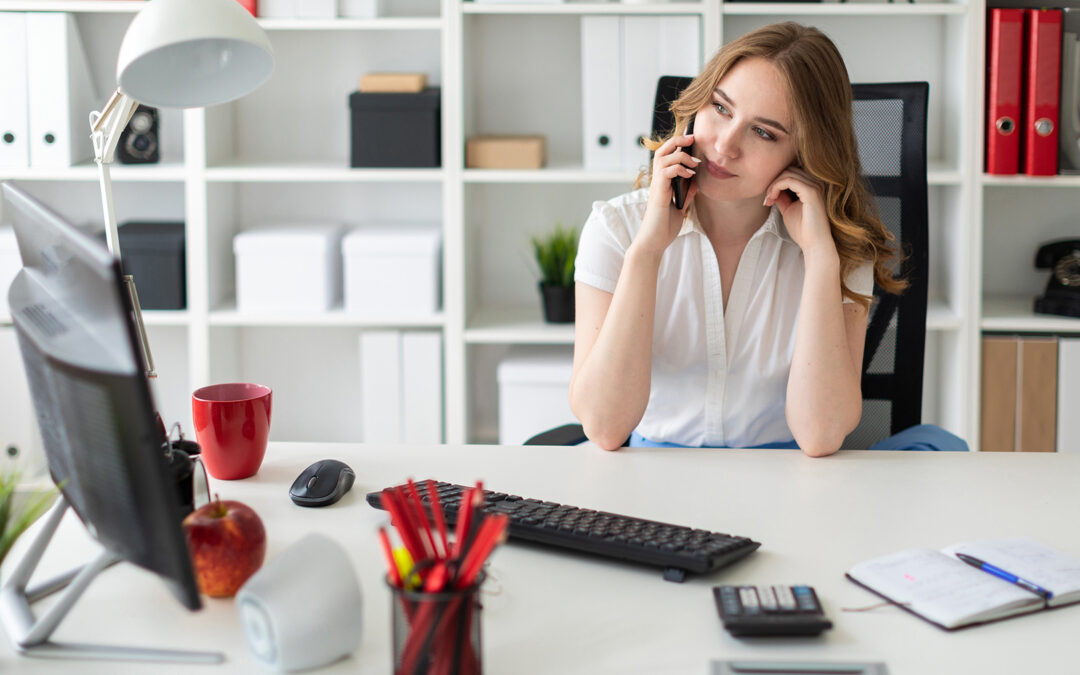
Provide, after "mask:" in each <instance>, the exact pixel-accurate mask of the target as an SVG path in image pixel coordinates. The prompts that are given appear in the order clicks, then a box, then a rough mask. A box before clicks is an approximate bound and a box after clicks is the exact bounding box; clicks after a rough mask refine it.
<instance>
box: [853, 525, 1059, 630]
mask: <svg viewBox="0 0 1080 675" xmlns="http://www.w3.org/2000/svg"><path fill="white" fill-rule="evenodd" d="M957 553H965V554H967V555H970V556H974V557H976V558H979V559H981V560H983V561H985V562H988V563H990V564H991V565H994V566H996V567H999V568H1001V569H1003V570H1006V571H1008V572H1011V573H1012V574H1015V575H1016V576H1019V577H1021V578H1023V579H1027V580H1029V581H1033V582H1035V583H1036V584H1038V585H1039V586H1042V587H1043V588H1045V589H1046V590H1048V591H1050V592H1052V593H1053V597H1052V598H1050V599H1049V600H1044V599H1043V598H1042V597H1040V596H1038V595H1036V594H1035V593H1032V592H1031V591H1028V590H1025V589H1023V588H1021V587H1019V586H1017V585H1015V584H1013V583H1010V582H1008V581H1005V580H1004V579H1001V578H998V577H996V576H994V575H992V574H990V573H988V572H984V571H982V570H981V569H978V568H976V567H972V566H971V565H968V564H967V563H964V562H961V561H960V560H959V559H957V558H956V557H955V554H957ZM847 577H848V578H849V579H851V580H852V581H854V582H855V583H857V584H859V585H861V586H864V587H866V588H867V589H869V590H870V591H873V592H874V593H876V594H878V595H880V596H881V597H883V598H885V599H886V600H889V601H891V602H894V603H896V604H898V605H900V606H902V607H903V608H904V609H907V610H909V611H911V612H912V613H914V614H915V615H917V616H919V617H921V618H923V619H926V620H927V621H929V622H931V623H934V624H937V625H938V626H941V627H942V628H946V629H949V630H951V629H953V628H960V627H963V626H968V625H971V624H977V623H985V622H987V621H995V620H997V619H1004V618H1006V617H1010V616H1015V615H1017V614H1027V613H1029V612H1037V611H1039V610H1041V609H1046V608H1048V607H1057V606H1060V605H1067V604H1070V603H1074V602H1080V558H1076V557H1073V556H1070V555H1068V554H1065V553H1062V552H1060V551H1057V550H1055V549H1052V548H1050V547H1049V546H1046V545H1044V544H1041V543H1039V542H1037V541H1034V540H1032V539H1029V538H1027V537H1017V538H1013V539H997V540H992V541H979V542H970V543H965V544H956V545H954V546H949V547H946V548H945V549H942V550H941V551H935V550H933V549H911V550H907V551H900V552H898V553H893V554H891V555H887V556H883V557H880V558H874V559H873V560H867V561H865V562H861V563H859V564H857V565H854V566H853V567H852V568H851V569H850V570H849V571H848V573H847Z"/></svg>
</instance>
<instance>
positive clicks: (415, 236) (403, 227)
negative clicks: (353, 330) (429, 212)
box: [341, 223, 442, 316]
mask: <svg viewBox="0 0 1080 675" xmlns="http://www.w3.org/2000/svg"><path fill="white" fill-rule="evenodd" d="M341 252H342V258H343V260H344V268H345V274H344V278H345V281H344V288H345V311H346V312H352V313H362V314H369V315H372V316H427V315H430V314H434V313H435V312H437V311H439V307H440V305H441V298H440V296H441V293H440V291H441V287H442V283H441V282H442V274H441V269H442V266H441V264H440V261H441V257H442V256H441V252H442V228H441V226H440V225H439V224H437V223H435V224H428V223H399V224H395V225H367V226H363V227H359V228H357V229H354V230H352V231H351V232H349V233H348V234H347V235H345V238H344V239H343V240H342V242H341Z"/></svg>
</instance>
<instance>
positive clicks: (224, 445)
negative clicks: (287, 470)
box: [191, 382, 273, 480]
mask: <svg viewBox="0 0 1080 675" xmlns="http://www.w3.org/2000/svg"><path fill="white" fill-rule="evenodd" d="M272 399H273V391H272V390H271V389H270V387H266V386H263V385H261V384H250V383H246V382H230V383H227V384H212V385H210V386H208V387H202V388H201V389H196V390H195V393H194V394H192V395H191V414H192V419H193V421H194V422H195V439H196V440H197V441H198V442H199V446H200V447H201V448H202V455H201V456H202V461H203V463H204V464H205V465H206V470H207V471H208V472H209V473H210V475H211V476H213V477H214V478H218V479H221V480H237V479H240V478H248V477H249V476H254V475H255V473H256V472H257V471H258V470H259V466H260V465H261V464H262V461H263V457H264V456H265V455H266V441H267V440H268V439H269V437H270V404H271V401H272Z"/></svg>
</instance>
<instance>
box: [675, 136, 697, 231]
mask: <svg viewBox="0 0 1080 675" xmlns="http://www.w3.org/2000/svg"><path fill="white" fill-rule="evenodd" d="M695 119H696V116H695V117H691V118H690V124H688V125H687V126H686V135H690V134H692V133H694V120H695ZM682 150H683V152H685V153H686V154H688V155H690V154H693V151H694V144H693V143H691V144H690V145H687V146H686V147H684V148H683V149H682ZM690 180H691V179H689V178H684V177H682V176H675V177H674V178H672V179H671V191H672V193H673V194H672V201H674V202H675V208H677V209H679V210H680V211H682V208H683V207H684V206H686V195H687V194H688V193H689V192H690Z"/></svg>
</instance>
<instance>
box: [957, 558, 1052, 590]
mask: <svg viewBox="0 0 1080 675" xmlns="http://www.w3.org/2000/svg"><path fill="white" fill-rule="evenodd" d="M956 557H957V558H960V560H963V561H964V562H966V563H967V564H969V565H971V566H972V567H978V568H979V569H981V570H982V571H983V572H989V573H990V574H993V575H994V576H995V577H998V578H999V579H1004V580H1005V581H1008V582H1009V583H1013V584H1016V585H1017V586H1019V587H1020V588H1023V589H1024V590H1028V591H1031V592H1032V593H1034V594H1035V595H1038V596H1039V597H1041V598H1043V599H1044V600H1049V599H1050V598H1052V597H1054V594H1053V593H1051V592H1050V591H1048V590H1046V589H1045V588H1043V587H1042V586H1040V585H1038V584H1036V583H1034V582H1031V581H1028V580H1027V579H1021V578H1020V577H1018V576H1016V575H1015V574H1012V573H1010V572H1006V571H1005V570H1003V569H1001V568H1000V567H994V566H993V565H991V564H990V563H988V562H985V561H983V560H979V559H978V558H976V557H974V556H970V555H967V554H964V553H957V554H956Z"/></svg>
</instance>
